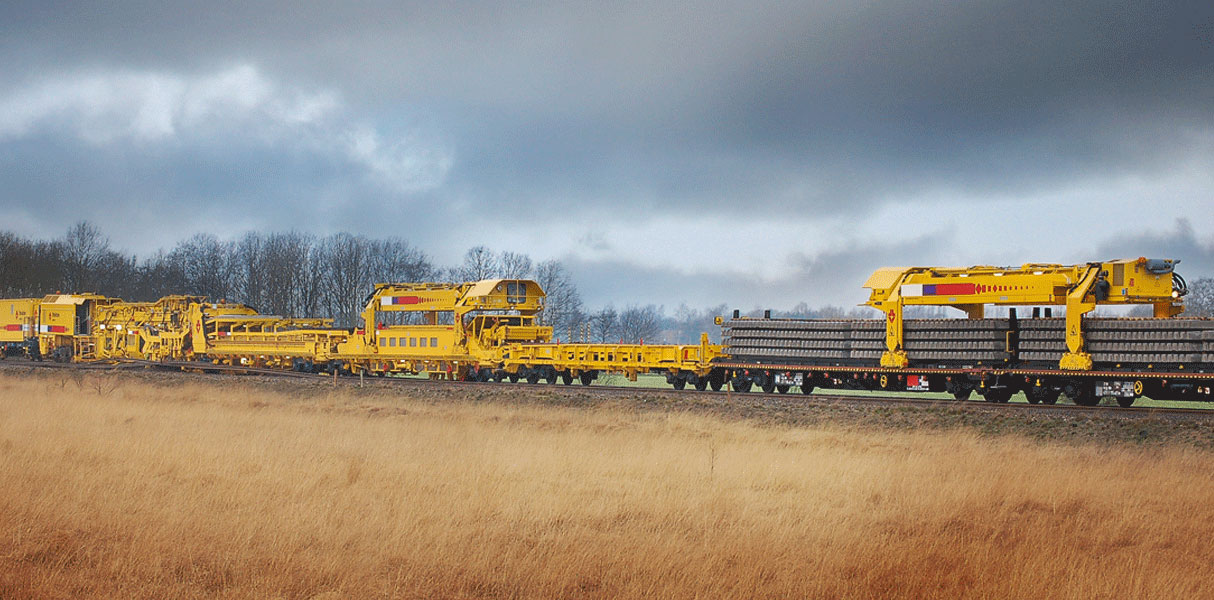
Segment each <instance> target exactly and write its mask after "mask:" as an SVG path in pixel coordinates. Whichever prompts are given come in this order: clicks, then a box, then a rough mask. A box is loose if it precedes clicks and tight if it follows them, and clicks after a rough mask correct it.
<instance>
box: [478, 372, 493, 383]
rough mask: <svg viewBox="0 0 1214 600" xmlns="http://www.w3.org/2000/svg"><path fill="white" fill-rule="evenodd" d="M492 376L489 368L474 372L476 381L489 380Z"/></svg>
mask: <svg viewBox="0 0 1214 600" xmlns="http://www.w3.org/2000/svg"><path fill="white" fill-rule="evenodd" d="M492 378H493V371H490V370H489V369H481V370H479V371H477V372H476V380H477V381H482V382H483V381H489V380H490V379H492Z"/></svg>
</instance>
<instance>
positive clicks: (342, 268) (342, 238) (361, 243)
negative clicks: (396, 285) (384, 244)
mask: <svg viewBox="0 0 1214 600" xmlns="http://www.w3.org/2000/svg"><path fill="white" fill-rule="evenodd" d="M321 244H322V246H323V247H324V250H323V252H324V254H323V256H324V267H325V268H324V282H323V283H322V284H321V286H320V290H321V297H322V298H323V304H324V305H325V306H326V307H327V309H328V313H329V314H330V315H331V316H332V317H333V318H334V319H335V320H336V321H337V323H339V324H343V325H347V326H354V325H357V324H358V316H359V314H360V313H361V312H362V309H363V299H364V298H366V295H367V294H368V293H370V291H371V286H372V284H373V283H375V282H372V281H371V256H370V248H369V246H370V244H369V243H368V241H367V240H366V238H363V237H361V236H353V235H350V234H348V233H338V234H334V235H331V236H329V237H327V238H325V239H324V241H323V242H322V243H321Z"/></svg>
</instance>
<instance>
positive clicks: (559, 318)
mask: <svg viewBox="0 0 1214 600" xmlns="http://www.w3.org/2000/svg"><path fill="white" fill-rule="evenodd" d="M535 280H536V282H538V283H539V284H540V287H542V288H543V289H544V292H545V293H546V294H547V296H548V297H547V299H546V300H545V303H544V312H543V315H542V316H541V322H542V323H543V324H544V325H549V326H551V327H552V328H553V330H554V331H555V332H556V334H557V336H558V337H560V336H562V334H564V335H565V336H568V333H569V332H570V331H575V330H577V329H578V328H579V326H580V325H581V324H582V323H583V322H584V321H585V315H584V313H583V311H582V295H581V294H580V293H579V292H578V290H577V287H576V286H574V285H573V281H572V280H570V279H569V274H568V273H567V272H566V271H565V267H564V266H563V265H561V263H560V261H557V260H547V261H544V262H542V263H540V264H539V265H538V266H537V267H536V269H535Z"/></svg>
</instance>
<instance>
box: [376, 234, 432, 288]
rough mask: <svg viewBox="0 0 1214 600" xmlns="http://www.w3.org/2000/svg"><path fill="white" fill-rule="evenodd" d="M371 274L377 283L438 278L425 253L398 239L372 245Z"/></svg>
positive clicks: (412, 281)
mask: <svg viewBox="0 0 1214 600" xmlns="http://www.w3.org/2000/svg"><path fill="white" fill-rule="evenodd" d="M371 274H372V279H374V280H375V283H416V282H425V281H430V280H433V279H435V278H436V277H437V276H438V273H437V272H436V270H435V268H434V264H433V263H431V262H430V257H428V256H426V253H425V252H422V251H421V250H419V249H417V248H414V247H413V246H411V245H409V242H406V241H405V240H403V239H401V238H397V237H393V238H388V239H386V240H378V241H374V242H372V243H371Z"/></svg>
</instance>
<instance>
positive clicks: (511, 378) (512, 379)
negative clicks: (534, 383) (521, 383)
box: [506, 373, 518, 383]
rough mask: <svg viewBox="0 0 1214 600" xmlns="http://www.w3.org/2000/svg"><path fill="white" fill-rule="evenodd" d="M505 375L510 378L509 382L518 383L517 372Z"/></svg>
mask: <svg viewBox="0 0 1214 600" xmlns="http://www.w3.org/2000/svg"><path fill="white" fill-rule="evenodd" d="M506 377H507V378H508V379H510V383H518V373H510V374H508V375H506Z"/></svg>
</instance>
